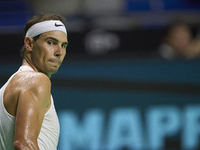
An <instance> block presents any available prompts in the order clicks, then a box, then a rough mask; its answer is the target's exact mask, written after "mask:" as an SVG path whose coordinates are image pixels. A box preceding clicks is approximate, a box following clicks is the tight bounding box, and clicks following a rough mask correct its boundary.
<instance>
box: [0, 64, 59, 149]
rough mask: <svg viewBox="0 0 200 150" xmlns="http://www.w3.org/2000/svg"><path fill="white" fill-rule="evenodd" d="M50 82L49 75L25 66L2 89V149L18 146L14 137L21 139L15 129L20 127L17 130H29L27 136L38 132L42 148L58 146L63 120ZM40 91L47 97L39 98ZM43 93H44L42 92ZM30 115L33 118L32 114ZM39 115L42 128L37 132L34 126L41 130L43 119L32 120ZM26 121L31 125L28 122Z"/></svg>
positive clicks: (0, 116)
mask: <svg viewBox="0 0 200 150" xmlns="http://www.w3.org/2000/svg"><path fill="white" fill-rule="evenodd" d="M49 84H50V80H49V78H48V77H46V75H44V74H42V73H36V72H34V71H33V70H32V68H31V67H28V66H22V67H20V69H19V71H18V72H17V73H15V74H14V75H13V76H12V77H11V78H10V79H9V80H8V82H7V83H6V84H5V85H4V86H3V87H2V88H1V90H0V96H1V97H0V107H1V108H2V109H1V111H2V112H1V113H0V131H1V132H2V133H3V134H2V135H0V138H1V142H2V143H1V144H0V149H6V150H13V149H14V147H13V142H14V136H15V138H16V137H17V138H19V139H20V137H18V132H15V129H18V130H17V131H19V132H27V131H28V132H29V133H28V134H27V136H32V134H36V135H37V138H36V139H37V141H36V142H37V143H38V146H39V148H40V149H41V150H47V149H52V150H54V149H56V146H57V143H58V136H59V123H58V118H57V114H56V112H55V108H54V103H53V98H52V97H51V94H50V85H49ZM39 92H43V95H44V96H42V99H41V98H37V97H38V96H37V94H38V93H39ZM45 93H46V94H45ZM39 94H40V95H41V93H39ZM35 114H36V116H35ZM43 114H44V115H43ZM29 115H30V116H32V117H29ZM15 116H16V117H15ZM37 117H39V118H41V117H42V118H41V121H42V122H41V127H40V128H41V130H39V132H38V133H35V130H32V127H34V128H36V129H37V126H38V124H39V123H40V122H33V121H31V119H32V120H35V119H36V120H37ZM15 121H17V122H18V123H17V124H19V125H18V126H15ZM26 122H30V123H31V124H30V125H29V124H28V125H27V124H26ZM24 125H25V126H24ZM6 128H7V130H6ZM20 128H23V129H20ZM6 144H7V145H6ZM1 146H4V147H1Z"/></svg>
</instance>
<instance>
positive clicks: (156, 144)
mask: <svg viewBox="0 0 200 150" xmlns="http://www.w3.org/2000/svg"><path fill="white" fill-rule="evenodd" d="M146 116H147V131H148V137H149V146H150V148H152V149H163V148H164V138H165V137H166V136H172V135H175V134H176V133H177V132H178V130H179V128H180V112H179V109H178V108H176V107H173V106H172V107H170V106H168V107H167V106H164V107H153V108H151V109H149V110H148V111H147V114H146Z"/></svg>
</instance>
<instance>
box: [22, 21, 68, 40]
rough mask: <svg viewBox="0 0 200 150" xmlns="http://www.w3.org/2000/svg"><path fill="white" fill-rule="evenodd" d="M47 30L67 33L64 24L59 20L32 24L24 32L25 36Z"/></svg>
mask: <svg viewBox="0 0 200 150" xmlns="http://www.w3.org/2000/svg"><path fill="white" fill-rule="evenodd" d="M48 31H62V32H64V33H65V34H66V35H67V30H66V28H65V25H64V24H63V23H62V22H61V21H60V20H49V21H43V22H39V23H36V24H34V25H33V26H31V27H30V28H29V29H28V31H27V32H26V36H25V37H32V38H33V37H35V36H37V35H39V34H42V33H45V32H48Z"/></svg>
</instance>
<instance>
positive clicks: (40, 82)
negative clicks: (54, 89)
mask: <svg viewBox="0 0 200 150" xmlns="http://www.w3.org/2000/svg"><path fill="white" fill-rule="evenodd" d="M11 82H13V84H16V85H18V86H29V87H35V86H51V81H50V79H49V77H48V76H47V75H45V74H43V73H40V72H35V71H22V72H18V73H17V74H16V75H15V76H14V77H13V79H12V80H11Z"/></svg>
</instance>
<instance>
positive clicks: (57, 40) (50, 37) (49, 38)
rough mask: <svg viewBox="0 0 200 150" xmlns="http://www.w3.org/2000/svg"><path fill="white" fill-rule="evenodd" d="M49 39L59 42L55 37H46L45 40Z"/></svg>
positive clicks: (66, 43)
mask: <svg viewBox="0 0 200 150" xmlns="http://www.w3.org/2000/svg"><path fill="white" fill-rule="evenodd" d="M47 40H53V41H56V42H59V41H58V40H57V39H56V38H53V37H47V38H45V41H47ZM62 44H65V45H68V42H63V43H62Z"/></svg>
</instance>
